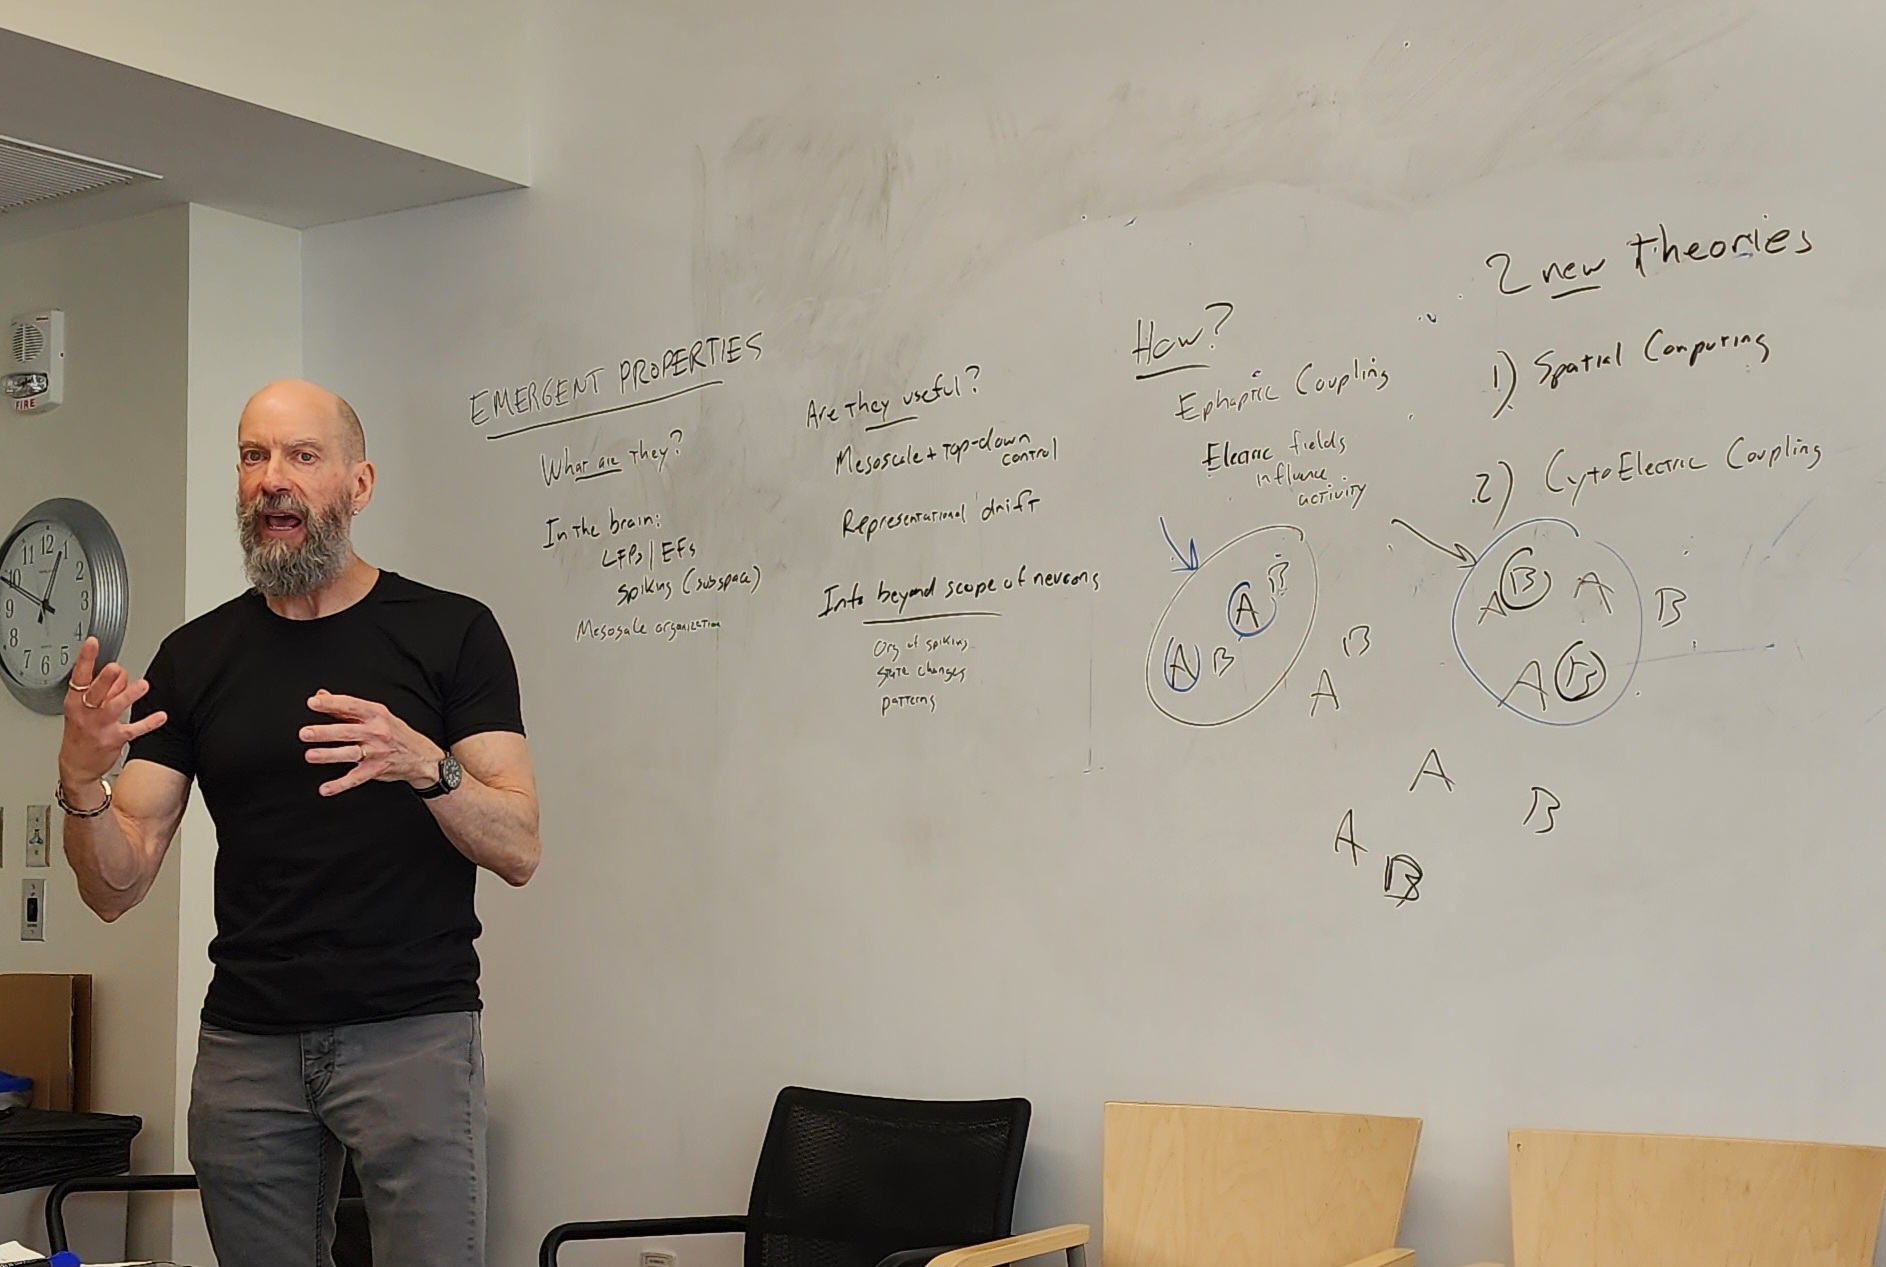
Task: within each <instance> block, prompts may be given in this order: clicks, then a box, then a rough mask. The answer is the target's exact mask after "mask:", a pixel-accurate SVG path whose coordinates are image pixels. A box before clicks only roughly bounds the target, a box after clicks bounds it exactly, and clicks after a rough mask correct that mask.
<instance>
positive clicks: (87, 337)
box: [0, 208, 190, 1256]
mask: <svg viewBox="0 0 1886 1267" xmlns="http://www.w3.org/2000/svg"><path fill="white" fill-rule="evenodd" d="M189 232H190V220H189V213H188V211H187V209H185V208H177V209H175V210H169V211H162V212H157V213H154V214H152V215H148V216H143V217H140V218H138V219H135V220H129V221H121V222H118V223H115V224H109V225H104V226H99V227H95V228H88V229H82V230H78V231H75V232H71V233H64V234H59V235H57V236H54V237H49V238H42V239H38V240H36V241H32V242H26V243H21V244H18V245H13V246H8V247H6V248H4V250H0V313H4V314H7V315H13V314H17V313H20V312H24V311H30V310H32V309H35V308H39V307H55V306H56V307H61V308H63V309H64V310H65V313H66V337H67V355H66V367H67V368H66V375H67V379H66V382H67V387H66V403H65V404H64V405H63V406H61V407H60V408H59V409H58V410H57V411H55V412H53V413H49V414H46V415H44V416H41V417H33V418H25V419H20V418H16V417H14V416H13V415H12V414H11V413H10V412H9V413H7V414H5V415H0V519H4V520H5V528H11V527H12V525H13V523H14V522H15V521H16V520H17V519H18V518H19V516H20V515H21V514H22V513H24V512H25V511H26V510H27V509H28V508H29V507H30V506H32V505H33V504H35V503H37V502H39V501H41V500H43V499H44V498H47V497H55V496H63V497H78V498H82V499H83V500H86V501H89V502H90V503H92V504H93V505H94V506H96V507H97V508H98V509H99V510H100V511H102V512H103V513H104V515H105V517H106V518H107V519H108V520H110V521H111V523H112V526H113V527H114V528H115V529H116V530H117V534H118V538H119V540H120V542H121V543H122V544H123V546H124V551H125V558H126V561H127V562H128V564H129V567H130V574H131V617H130V623H129V627H128V629H127V631H126V635H125V647H124V652H123V657H122V658H123V660H124V662H125V663H126V664H127V665H128V666H130V667H131V668H133V669H134V670H142V668H143V667H144V666H145V665H146V664H148V663H149V661H150V657H151V656H152V654H153V653H155V651H156V650H157V644H158V642H159V641H160V640H161V639H162V638H163V636H164V635H165V634H166V633H168V632H169V631H170V630H171V629H172V628H173V627H174V626H175V625H176V624H177V623H178V622H179V621H180V619H181V618H182V616H183V612H184V573H185V562H186V560H185V549H184V546H185V542H184V509H185V502H184V478H185V461H186V450H185V430H184V421H185V408H186V399H187V395H186V393H187V376H188V365H189V343H188V339H187V334H186V332H187V329H188V322H189V270H188V262H187V261H188V251H189ZM0 530H4V529H0ZM59 725H60V724H59V720H58V719H57V718H53V717H42V716H39V715H38V714H34V713H29V712H27V710H25V709H23V708H21V707H20V706H19V705H18V704H16V703H15V702H14V701H13V699H12V697H11V696H7V697H5V698H4V699H0V804H4V805H5V807H6V827H7V844H6V857H5V864H4V866H3V867H0V909H4V910H5V911H6V913H7V916H8V918H7V919H6V920H5V921H4V922H0V972H89V973H91V974H92V977H93V986H94V990H95V1007H96V1019H95V1025H96V1031H97V1050H96V1054H95V1060H96V1069H95V1074H94V1076H95V1082H94V1094H93V1107H94V1108H96V1109H98V1110H100V1111H102V1112H111V1113H135V1114H137V1115H138V1116H140V1117H142V1118H143V1119H144V1131H143V1133H142V1134H141V1135H140V1136H139V1137H138V1140H137V1143H136V1146H135V1149H134V1152H133V1160H134V1164H135V1165H136V1166H137V1168H139V1169H143V1170H166V1169H168V1168H169V1167H170V1166H171V1164H172V1162H173V1158H174V1148H175V1145H176V1141H177V1138H178V1134H179V1132H178V1126H179V1123H180V1119H179V1118H178V1116H177V1113H176V1107H175V1106H176V1090H175V1089H176V1082H177V1051H176V1027H177V980H178V968H177V959H178V939H177V912H178V906H179V897H180V893H181V890H182V879H183V877H182V874H181V870H180V869H179V868H178V867H175V866H170V867H166V868H165V870H164V873H163V874H162V875H161V876H160V877H159V878H158V881H157V883H156V884H155V885H154V886H153V887H152V889H151V892H150V895H149V896H148V897H146V898H145V900H144V902H143V903H142V904H141V905H140V906H139V907H138V908H137V909H136V910H134V911H132V912H131V913H130V914H128V915H126V916H125V917H124V918H123V919H121V920H119V921H118V922H117V923H115V924H112V925H109V926H108V925H106V924H103V923H102V922H100V921H99V920H98V919H97V918H96V917H95V916H93V915H92V914H91V912H90V911H88V910H86V909H85V907H84V906H83V905H82V904H81V903H80V901H79V898H78V892H77V887H76V883H75V880H74V878H73V875H72V871H71V868H70V867H69V866H68V865H66V863H65V861H64V859H63V857H62V856H56V857H55V861H54V865H53V867H52V868H51V869H50V870H49V871H45V872H37V873H36V872H33V871H29V870H27V869H26V868H25V867H24V866H23V849H22V846H21V843H20V842H21V840H22V839H23V835H22V825H23V822H24V817H25V807H26V805H27V804H28V803H29V802H30V803H39V804H43V803H46V802H48V801H49V800H50V799H51V793H52V787H53V782H54V779H55V775H56V772H55V768H54V757H55V754H56V753H57V750H58V744H59ZM54 822H55V830H56V827H57V824H58V822H59V816H58V815H57V813H56V812H55V814H54ZM35 874H38V875H43V876H46V877H47V878H48V879H49V881H50V883H49V886H48V896H47V919H46V940H45V941H44V942H43V943H39V944H33V943H22V942H21V941H19V940H18V924H17V914H16V913H17V910H18V902H19V889H20V881H21V880H22V879H24V878H26V877H28V876H32V875H35ZM133 1211H134V1213H133V1217H132V1228H131V1241H130V1248H131V1250H132V1252H133V1253H137V1254H140V1255H144V1254H148V1255H153V1256H162V1255H163V1254H164V1253H166V1252H167V1251H168V1248H169V1244H170V1218H169V1209H168V1204H167V1203H166V1202H162V1201H157V1202H148V1203H144V1202H141V1203H137V1204H134V1207H133ZM26 1230H30V1231H31V1232H32V1237H31V1239H32V1240H34V1241H37V1240H39V1239H40V1238H41V1230H40V1229H26Z"/></svg>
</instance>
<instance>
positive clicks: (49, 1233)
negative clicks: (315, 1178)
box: [46, 1159, 373, 1267]
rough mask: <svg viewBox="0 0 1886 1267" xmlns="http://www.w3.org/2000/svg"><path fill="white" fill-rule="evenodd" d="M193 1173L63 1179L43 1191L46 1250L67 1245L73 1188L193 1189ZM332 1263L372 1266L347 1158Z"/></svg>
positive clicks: (357, 1185) (361, 1205) (370, 1246)
mask: <svg viewBox="0 0 1886 1267" xmlns="http://www.w3.org/2000/svg"><path fill="white" fill-rule="evenodd" d="M196 1190H197V1183H196V1176H195V1175H99V1176H94V1177H92V1178H87V1179H67V1180H66V1181H65V1182H63V1183H59V1184H55V1185H53V1189H52V1191H51V1192H49V1193H47V1194H46V1241H47V1243H48V1244H49V1245H50V1246H51V1249H50V1250H49V1251H48V1252H49V1253H54V1254H57V1253H59V1252H60V1251H62V1250H66V1249H70V1248H71V1246H69V1245H68V1244H67V1243H66V1233H65V1199H66V1198H67V1197H69V1196H71V1195H72V1194H73V1193H75V1192H195V1191H196ZM334 1267H373V1243H372V1239H371V1237H370V1235H369V1233H368V1230H367V1206H366V1202H365V1201H363V1200H362V1199H361V1196H360V1180H359V1179H358V1178H357V1177H356V1176H355V1174H354V1163H353V1161H352V1160H351V1159H350V1160H349V1161H348V1162H347V1164H346V1166H345V1167H344V1168H343V1170H342V1171H341V1197H340V1204H339V1206H338V1208H337V1209H336V1210H335V1212H334Z"/></svg>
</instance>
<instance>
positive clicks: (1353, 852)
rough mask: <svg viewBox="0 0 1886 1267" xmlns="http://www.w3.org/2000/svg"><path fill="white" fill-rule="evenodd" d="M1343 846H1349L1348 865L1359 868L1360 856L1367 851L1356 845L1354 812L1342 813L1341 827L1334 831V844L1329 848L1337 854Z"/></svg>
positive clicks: (1360, 863)
mask: <svg viewBox="0 0 1886 1267" xmlns="http://www.w3.org/2000/svg"><path fill="white" fill-rule="evenodd" d="M1344 845H1348V846H1349V865H1351V866H1357V867H1359V866H1361V865H1362V858H1361V855H1362V854H1365V853H1367V852H1368V850H1367V849H1365V848H1364V847H1363V846H1361V845H1358V844H1357V843H1356V812H1355V811H1354V810H1347V811H1345V812H1344V813H1343V816H1342V826H1340V827H1338V828H1337V829H1336V843H1335V844H1334V845H1333V846H1331V847H1332V848H1333V849H1334V850H1335V851H1336V852H1337V853H1341V852H1342V847H1343V846H1344Z"/></svg>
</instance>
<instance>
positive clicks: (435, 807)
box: [425, 731, 543, 885]
mask: <svg viewBox="0 0 1886 1267" xmlns="http://www.w3.org/2000/svg"><path fill="white" fill-rule="evenodd" d="M441 755H443V754H441ZM452 755H453V756H455V757H457V758H458V762H459V764H460V765H461V766H463V767H464V768H465V778H464V781H463V782H461V783H460V784H459V785H458V790H457V791H455V792H451V793H448V794H447V795H445V796H435V797H433V798H432V799H431V800H429V801H427V802H426V803H425V804H426V807H427V808H428V809H430V810H431V811H432V816H433V818H435V819H437V820H438V823H439V829H440V830H441V831H443V832H444V833H445V838H446V839H447V840H449V841H451V842H452V844H453V845H454V846H456V847H457V849H458V851H459V852H460V853H462V854H464V855H465V856H466V857H467V858H470V859H471V860H472V861H473V862H475V863H477V864H478V865H479V866H481V867H483V868H485V869H486V870H488V871H492V872H495V873H496V874H497V875H499V876H502V877H503V878H504V881H505V882H506V883H507V884H514V885H521V884H523V883H525V882H526V881H527V880H529V879H530V877H531V875H532V873H533V872H535V871H536V870H537V860H538V858H540V857H541V856H542V855H543V842H542V840H540V839H539V838H538V835H537V779H536V776H535V775H534V774H533V773H532V771H531V764H530V748H529V746H528V745H526V744H525V742H524V736H522V735H513V734H510V733H507V732H504V731H493V732H491V733H489V734H483V735H472V736H471V737H469V738H466V739H461V740H459V741H458V742H457V743H455V744H453V745H452ZM433 768H434V769H436V768H437V761H436V759H435V761H434V763H433ZM430 783H431V780H430V779H427V780H426V784H428V785H429V784H430Z"/></svg>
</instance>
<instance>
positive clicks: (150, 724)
mask: <svg viewBox="0 0 1886 1267" xmlns="http://www.w3.org/2000/svg"><path fill="white" fill-rule="evenodd" d="M169 720H170V714H169V713H165V712H155V713H152V714H151V715H150V716H149V717H146V718H145V719H144V720H143V721H137V722H132V723H131V724H130V725H128V726H125V727H123V731H124V737H123V739H122V740H121V741H120V742H122V743H130V742H131V741H132V740H133V739H142V738H143V737H144V736H145V735H148V734H150V733H151V732H152V731H153V730H156V729H157V728H158V727H160V726H162V725H163V724H164V723H165V722H167V721H169Z"/></svg>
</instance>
